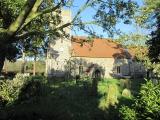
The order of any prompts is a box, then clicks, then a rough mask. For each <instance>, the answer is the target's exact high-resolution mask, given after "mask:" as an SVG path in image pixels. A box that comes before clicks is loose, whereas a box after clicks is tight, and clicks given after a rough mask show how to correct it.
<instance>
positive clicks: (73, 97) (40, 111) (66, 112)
mask: <svg viewBox="0 0 160 120" xmlns="http://www.w3.org/2000/svg"><path fill="white" fill-rule="evenodd" d="M87 86H88V87H85V86H84V85H83V84H81V85H76V84H75V81H70V82H63V81H61V82H54V83H49V84H44V85H43V88H42V95H41V96H40V97H38V98H36V99H31V100H30V101H27V102H23V103H22V104H16V105H14V106H10V107H8V108H7V109H6V110H5V115H6V116H5V115H4V117H3V118H2V119H10V120H22V119H23V120H105V119H107V116H106V114H105V112H104V111H102V110H100V109H99V108H98V104H99V97H100V96H92V95H90V85H87Z"/></svg>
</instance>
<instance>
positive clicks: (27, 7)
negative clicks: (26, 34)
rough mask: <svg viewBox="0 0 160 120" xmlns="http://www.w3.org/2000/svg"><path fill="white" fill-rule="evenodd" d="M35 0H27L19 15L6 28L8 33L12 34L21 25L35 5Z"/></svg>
mask: <svg viewBox="0 0 160 120" xmlns="http://www.w3.org/2000/svg"><path fill="white" fill-rule="evenodd" d="M35 3H36V0H27V2H26V4H25V6H24V9H23V10H22V12H21V13H20V15H19V16H18V17H17V19H16V20H15V21H14V22H13V23H12V24H11V25H10V26H9V28H8V31H7V33H8V35H9V36H13V35H14V34H15V33H16V32H17V31H18V29H19V28H20V27H21V25H22V24H23V23H24V21H25V19H26V18H27V16H28V15H29V13H30V12H31V10H32V8H33V6H34V5H35Z"/></svg>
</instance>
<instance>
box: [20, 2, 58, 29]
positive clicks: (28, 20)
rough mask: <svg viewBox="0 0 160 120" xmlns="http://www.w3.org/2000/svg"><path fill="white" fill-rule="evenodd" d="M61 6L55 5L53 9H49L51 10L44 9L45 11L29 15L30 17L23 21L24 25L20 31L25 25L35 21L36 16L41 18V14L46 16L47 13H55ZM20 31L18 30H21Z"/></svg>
mask: <svg viewBox="0 0 160 120" xmlns="http://www.w3.org/2000/svg"><path fill="white" fill-rule="evenodd" d="M60 6H61V3H59V4H57V5H56V6H54V7H51V8H46V9H45V10H43V11H41V12H34V13H32V14H31V15H30V17H28V18H27V19H26V20H25V23H24V24H23V25H22V26H21V29H23V28H24V27H25V26H26V25H28V24H29V23H30V22H31V21H32V20H33V19H35V18H36V17H38V16H41V15H43V14H46V13H49V12H52V11H55V10H57V9H58V8H60ZM21 29H20V30H21Z"/></svg>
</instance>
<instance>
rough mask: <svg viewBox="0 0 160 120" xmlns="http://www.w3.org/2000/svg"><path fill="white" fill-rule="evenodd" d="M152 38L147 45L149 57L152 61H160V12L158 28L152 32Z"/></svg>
mask: <svg viewBox="0 0 160 120" xmlns="http://www.w3.org/2000/svg"><path fill="white" fill-rule="evenodd" d="M151 36H152V38H151V39H150V40H148V41H147V45H148V46H149V52H148V55H149V58H150V59H151V62H156V63H157V62H160V56H159V55H160V50H159V46H160V13H159V14H158V16H157V25H156V30H155V31H153V32H152V34H151Z"/></svg>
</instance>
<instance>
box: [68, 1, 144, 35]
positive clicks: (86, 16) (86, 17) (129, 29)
mask: <svg viewBox="0 0 160 120" xmlns="http://www.w3.org/2000/svg"><path fill="white" fill-rule="evenodd" d="M84 1H86V0H75V2H74V4H73V5H74V6H73V7H72V9H71V10H72V16H74V15H75V14H76V12H77V10H78V8H79V6H82V5H83V4H84ZM134 1H136V2H137V3H138V5H140V6H141V5H143V2H142V0H134ZM93 14H95V10H93V9H90V8H88V9H86V10H85V11H83V12H82V13H81V15H80V16H81V17H82V20H83V21H91V20H92V15H93ZM116 27H117V28H118V29H120V30H121V31H122V32H124V33H128V34H129V33H135V32H137V29H136V27H135V25H125V24H123V23H119V24H117V26H116ZM92 28H94V29H95V31H96V33H98V34H102V35H103V37H108V34H107V33H106V32H103V30H102V29H101V28H100V27H98V26H95V25H94V26H92ZM75 31H76V32H75ZM75 31H72V35H79V36H87V34H86V33H85V32H83V31H82V30H81V31H79V30H78V29H75ZM142 32H143V31H142Z"/></svg>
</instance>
